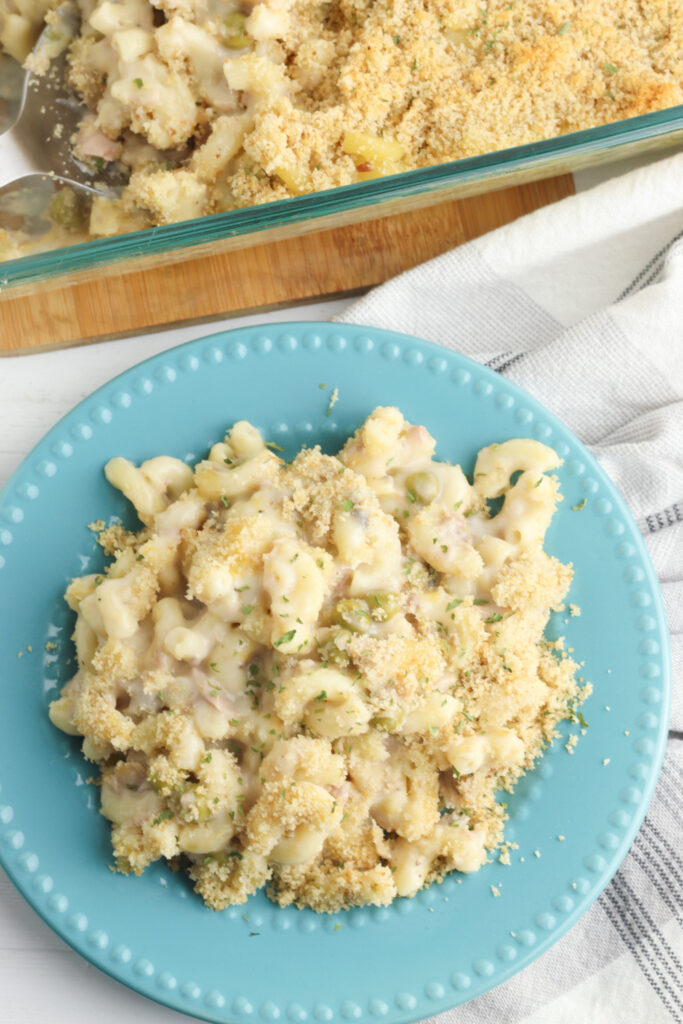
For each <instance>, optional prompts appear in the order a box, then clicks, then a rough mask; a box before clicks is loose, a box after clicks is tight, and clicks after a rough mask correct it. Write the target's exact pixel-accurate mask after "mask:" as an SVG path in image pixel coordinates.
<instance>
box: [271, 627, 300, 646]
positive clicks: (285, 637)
mask: <svg viewBox="0 0 683 1024" xmlns="http://www.w3.org/2000/svg"><path fill="white" fill-rule="evenodd" d="M295 633H296V630H295V629H289V630H287V632H286V633H283V634H282V636H280V637H278V639H277V640H276V641H275V643H274V644H273V647H282V645H283V644H288V643H289V642H290V640H293V639H294V634H295Z"/></svg>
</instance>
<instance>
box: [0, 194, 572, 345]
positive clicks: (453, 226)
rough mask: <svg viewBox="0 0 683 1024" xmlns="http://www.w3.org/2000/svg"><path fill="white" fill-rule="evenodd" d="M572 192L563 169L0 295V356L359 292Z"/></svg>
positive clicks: (82, 342)
mask: <svg viewBox="0 0 683 1024" xmlns="http://www.w3.org/2000/svg"><path fill="white" fill-rule="evenodd" d="M573 193H574V182H573V178H572V176H571V175H569V174H567V175H563V176H561V177H558V178H551V179H548V180H546V181H538V182H530V183H528V184H524V185H518V186H515V187H513V188H507V189H502V190H500V191H498V192H488V193H486V194H484V195H479V196H473V197H471V198H466V199H457V200H451V201H449V202H445V203H440V204H438V205H436V206H431V207H427V208H423V209H420V210H413V211H410V212H408V213H402V214H395V215H393V216H390V217H384V218H381V219H378V220H372V221H366V222H365V223H362V224H352V225H349V226H346V227H337V228H332V229H328V230H325V231H320V232H317V233H314V234H307V235H303V236H301V237H299V238H289V239H285V240H282V241H278V242H271V243H267V244H262V245H254V246H252V247H250V248H246V249H240V250H238V251H232V252H225V253H222V254H220V255H211V256H206V255H204V256H199V257H196V258H194V259H190V260H187V261H185V262H182V263H174V264H171V265H168V266H157V267H150V268H147V269H141V270H134V271H129V272H128V273H121V274H118V275H113V276H109V275H108V276H106V277H105V276H102V277H100V278H98V279H95V280H90V281H85V282H81V283H75V284H71V285H69V286H68V287H58V288H55V287H50V288H42V289H40V290H39V291H37V292H35V293H34V294H31V295H17V296H16V297H13V296H12V293H11V291H9V292H6V293H4V294H3V293H1V292H0V355H18V354H19V353H27V352H37V351H40V350H45V349H48V348H55V347H58V346H66V345H75V344H84V343H86V342H91V341H102V340H105V339H107V338H117V337H118V338H120V337H122V336H124V335H131V334H136V333H141V332H148V331H151V330H155V329H159V328H161V327H168V326H171V325H173V326H177V325H178V324H180V323H190V322H199V321H208V320H213V319H218V318H221V317H225V316H230V315H236V314H238V313H241V314H244V313H248V312H255V311H257V310H263V309H273V308H277V307H278V306H291V305H295V304H297V303H303V302H308V301H312V300H315V299H322V298H331V297H338V296H341V295H349V294H358V293H360V292H362V291H365V290H366V289H368V288H370V287H372V286H373V285H376V284H379V283H381V282H382V281H386V280H388V278H390V277H393V276H395V275H396V274H399V273H401V271H403V270H408V269H409V268H410V267H414V266H416V265H417V264H418V263H423V262H424V261H425V260H428V259H431V258H432V257H433V256H438V255H439V254H440V253H443V252H446V251H447V250H448V249H451V248H453V247H454V246H456V245H460V244H461V243H462V242H466V241H468V240H469V239H471V238H476V237H477V236H478V235H482V234H484V233H485V232H486V231H490V230H492V229H493V228H497V227H500V226H501V225H502V224H506V223H508V222H509V221H512V220H515V219H516V218H517V217H520V216H521V215H522V214H525V213H530V212H531V211H532V210H536V209H538V208H539V207H541V206H545V205H547V204H548V203H552V202H554V201H555V200H557V199H563V198H564V197H565V196H568V195H573Z"/></svg>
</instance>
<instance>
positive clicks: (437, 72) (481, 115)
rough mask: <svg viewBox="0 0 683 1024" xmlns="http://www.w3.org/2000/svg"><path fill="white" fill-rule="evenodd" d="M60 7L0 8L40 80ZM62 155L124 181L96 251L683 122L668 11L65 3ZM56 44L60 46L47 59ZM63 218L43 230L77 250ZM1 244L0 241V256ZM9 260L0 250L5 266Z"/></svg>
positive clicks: (157, 0)
mask: <svg viewBox="0 0 683 1024" xmlns="http://www.w3.org/2000/svg"><path fill="white" fill-rule="evenodd" d="M57 2H58V0H0V46H2V47H4V48H5V49H6V50H7V51H8V52H9V53H11V54H13V55H14V56H16V57H17V59H18V60H21V61H24V60H26V58H27V55H28V54H29V52H30V48H31V46H32V45H33V43H34V42H35V40H36V37H37V34H38V32H39V31H40V28H41V26H42V23H43V18H44V17H45V16H46V14H47V19H48V23H49V25H50V38H48V39H47V41H45V42H44V44H43V46H42V48H41V50H40V51H39V52H38V54H31V55H30V56H29V57H28V61H27V63H28V66H30V67H32V68H34V69H36V70H38V71H41V70H44V69H45V66H46V64H47V59H46V58H47V57H49V56H52V55H53V53H54V52H55V49H58V48H59V47H60V46H61V47H62V48H63V47H65V46H66V45H67V44H69V40H68V39H67V38H65V37H64V32H63V28H62V26H61V23H60V22H59V19H58V16H57V14H56V13H55V10H54V9H51V8H54V7H55V5H56V3H57ZM76 2H77V6H78V9H79V14H80V18H81V24H80V29H79V31H78V35H77V38H76V39H75V40H74V41H73V42H72V43H70V44H69V45H70V51H69V59H70V73H69V75H70V83H71V85H72V86H73V88H74V89H75V90H76V91H77V92H78V93H79V95H80V96H82V98H83V100H84V102H85V103H86V105H87V107H88V108H89V111H90V112H89V113H88V114H87V116H86V118H85V120H84V122H83V125H82V128H81V130H80V132H79V133H78V137H77V139H76V140H75V151H76V153H77V154H78V155H79V157H80V158H81V159H82V160H85V161H86V162H89V163H90V165H91V166H92V167H93V170H94V171H96V170H97V169H98V168H102V167H103V166H104V165H105V164H109V163H114V162H116V161H120V162H121V163H122V164H123V165H125V167H127V168H130V171H131V179H130V184H129V186H128V187H127V188H126V190H125V192H124V195H123V197H122V199H121V200H118V201H115V202H111V201H108V200H105V199H99V198H98V199H96V200H95V202H94V204H93V207H92V211H91V213H90V215H89V218H88V220H87V223H81V225H80V229H81V231H82V230H83V228H84V227H87V230H88V231H89V233H90V234H91V235H93V236H97V237H103V236H108V235H113V234H116V233H118V232H122V231H131V230H136V229H138V228H142V227H146V226H149V225H152V224H168V223H171V222H175V221H182V220H185V219H187V218H193V217H197V216H199V215H201V214H210V213H216V212H219V211H223V210H230V209H233V208H237V207H244V206H250V205H252V204H254V203H262V202H267V201H269V200H272V199H280V198H287V197H291V196H292V195H299V194H301V193H304V192H317V191H320V190H323V189H329V188H333V187H336V186H339V185H347V184H349V183H353V182H357V181H361V180H363V179H365V178H369V177H377V176H378V175H386V174H393V173H396V172H399V171H402V170H411V169H414V168H418V167H426V166H430V165H433V164H438V163H443V162H444V161H448V160H456V159H459V158H461V157H469V156H475V155H478V154H481V153H488V152H491V151H493V150H499V149H504V148H506V147H510V146H517V145H521V144H524V143H533V142H537V141H539V140H541V139H547V138H552V137H554V136H557V135H562V134H566V133H568V132H575V131H578V130H579V129H582V128H589V127H593V126H596V125H602V124H607V123H609V122H612V121H617V120H621V119H624V118H627V117H632V116H634V115H637V114H643V113H648V112H651V111H654V110H659V109H662V108H664V107H671V106H674V105H675V104H678V103H681V102H683V62H682V60H681V54H682V53H683V9H682V8H681V5H680V4H679V3H674V4H672V3H669V2H668V0H613V2H611V3H605V0H557V2H555V3H549V2H548V0H513V2H512V3H510V2H509V0H423V2H420V3H417V2H415V0H353V2H352V0H260V2H257V3H254V2H253V0H153V2H152V0H76ZM60 38H61V42H60ZM76 212H77V211H76V210H75V209H74V204H73V203H71V202H68V201H66V200H65V201H62V202H60V203H57V204H56V206H55V208H54V210H53V213H54V215H55V219H57V220H58V221H59V223H60V224H61V225H62V226H63V227H65V228H67V229H68V230H70V231H72V232H74V233H77V231H78V223H77V217H76ZM2 241H3V239H2V237H0V243H2ZM8 244H9V243H8V242H7V241H6V242H5V247H6V246H7V245H8Z"/></svg>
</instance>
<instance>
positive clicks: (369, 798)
mask: <svg viewBox="0 0 683 1024" xmlns="http://www.w3.org/2000/svg"><path fill="white" fill-rule="evenodd" d="M277 448H278V446H277V445H269V444H268V443H264V440H263V438H262V437H261V435H260V434H259V432H258V431H257V430H256V429H255V428H254V427H253V426H251V425H250V424H249V423H247V422H245V421H241V422H239V423H236V424H235V425H234V426H233V428H232V430H231V431H229V432H228V434H227V435H226V438H225V441H223V442H220V443H218V444H215V445H214V446H213V448H212V449H211V451H210V453H209V456H208V458H207V459H205V460H203V461H202V462H200V463H199V464H198V465H197V466H196V467H195V468H194V470H193V469H191V468H190V467H189V466H188V465H186V464H185V463H184V462H182V461H180V460H178V459H175V458H170V457H166V456H159V457H156V458H151V459H149V460H148V461H146V462H143V463H142V464H141V465H140V466H139V467H136V466H135V465H133V464H132V463H131V462H129V461H128V460H127V459H125V458H121V457H117V458H113V459H112V460H111V461H110V462H109V463H108V464H107V466H106V470H105V472H106V475H107V479H108V480H109V481H110V483H111V484H113V485H114V486H115V487H117V488H118V489H119V490H121V491H122V492H123V494H124V495H125V496H126V497H127V498H128V499H129V500H130V501H131V502H132V504H133V505H134V506H135V509H136V510H137V513H138V515H139V517H140V519H141V521H142V523H143V524H144V527H143V528H142V529H141V530H140V532H139V533H131V532H128V531H126V530H125V529H124V528H123V527H122V526H121V524H120V523H114V524H112V525H110V526H108V527H106V528H105V525H104V523H102V522H100V523H97V524H92V525H93V527H94V528H96V529H98V530H99V539H100V543H101V544H102V546H103V548H104V550H105V551H106V552H107V553H108V554H109V555H111V556H113V560H112V562H111V564H110V565H109V567H108V568H107V570H106V572H103V573H102V574H101V575H88V576H83V577H80V578H77V579H74V580H73V581H72V583H71V584H70V585H69V587H68V589H67V592H66V599H67V601H68V603H69V605H70V607H71V608H72V609H73V610H74V611H75V612H76V613H77V618H76V627H75V631H74V640H75V644H76V651H77V658H78V671H77V673H76V675H75V676H74V677H73V679H72V680H71V681H70V682H69V683H67V685H66V686H65V687H64V690H63V691H62V694H61V696H60V697H59V699H58V700H56V701H55V702H54V703H53V704H52V705H51V707H50V717H51V719H52V721H53V723H54V724H55V725H56V726H58V727H59V728H60V729H62V730H64V731H65V732H67V733H70V734H72V735H77V736H82V737H83V753H84V754H85V756H86V757H87V758H88V759H89V760H91V761H93V762H95V763H96V764H97V765H98V766H99V768H100V771H101V779H100V787H101V809H102V813H103V814H104V815H105V816H106V817H107V818H108V819H109V820H110V821H111V822H112V843H113V849H114V856H115V859H116V865H117V867H118V869H119V870H120V871H123V872H135V873H137V874H139V873H140V872H141V871H143V870H144V868H145V867H147V865H149V864H150V863H152V862H153V861H156V860H158V859H160V858H164V859H166V860H168V861H171V862H172V863H173V865H174V866H182V867H185V868H186V869H187V870H188V872H189V874H190V876H191V878H192V879H193V880H194V882H195V885H196V889H197V891H198V892H199V893H200V894H201V896H202V897H203V898H204V900H205V901H206V902H207V904H208V905H209V906H211V907H214V908H216V909H221V908H224V907H226V906H228V905H230V904H237V903H243V902H244V901H245V900H246V899H247V897H248V896H249V895H250V894H251V893H253V892H255V891H256V890H257V889H260V888H261V887H266V891H267V893H268V895H269V896H270V897H271V898H272V899H273V900H275V901H276V902H278V903H279V904H281V905H283V906H286V905H288V904H291V903H295V904H296V905H297V906H300V907H303V906H307V907H312V908H313V909H314V910H317V911H327V912H331V911H336V910H339V909H341V908H345V907H350V906H359V905H364V904H380V905H381V904H388V903H390V902H391V901H392V900H393V899H394V898H395V897H397V896H413V895H415V893H416V892H418V890H419V889H421V888H422V887H423V886H425V885H428V884H430V883H431V882H434V881H439V880H441V879H442V878H443V877H444V875H445V874H446V873H447V872H449V871H452V870H457V871H461V872H471V871H476V870H477V869H478V868H480V867H481V866H482V865H483V864H484V863H485V862H486V861H487V859H488V858H490V857H491V856H492V855H496V856H498V857H500V858H501V859H502V860H503V861H505V860H506V859H507V857H508V856H509V853H508V851H507V846H506V844H504V843H503V839H504V832H503V830H504V819H505V804H504V803H503V802H497V801H496V792H497V791H499V790H501V789H504V790H505V789H507V790H510V789H512V788H513V786H514V784H515V781H516V780H517V779H518V778H519V776H520V775H521V774H523V773H524V772H525V771H526V770H527V769H529V768H530V767H531V766H532V765H533V762H534V760H535V759H536V758H537V757H539V756H540V755H541V753H542V751H543V748H544V746H545V745H546V744H547V743H548V742H550V741H551V740H552V738H553V736H554V735H555V733H556V727H557V724H558V723H559V722H560V721H561V720H562V719H566V718H573V717H574V716H575V713H576V708H577V707H578V705H579V703H580V702H581V701H582V700H583V699H584V698H585V696H586V695H587V694H588V692H589V689H590V687H589V685H585V686H583V687H581V686H579V684H578V682H577V679H576V671H577V668H578V666H577V664H576V663H575V662H574V661H573V660H572V659H571V658H570V657H569V656H568V655H567V654H566V653H565V651H564V650H563V645H562V642H561V641H554V642H550V641H548V640H547V639H545V638H544V629H545V626H546V624H547V622H548V617H549V614H550V611H551V609H554V608H558V607H560V606H561V605H562V603H563V601H564V598H565V596H566V594H567V591H568V589H569V586H570V582H571V577H572V570H571V566H569V565H564V564H562V563H561V562H559V561H558V560H557V559H556V558H553V557H550V556H549V555H547V554H546V553H545V552H544V550H543V543H544V536H545V533H546V530H547V527H548V525H549V523H550V521H551V518H552V516H553V513H554V510H555V507H556V503H557V502H558V500H561V498H560V495H559V491H558V482H557V479H556V478H555V477H554V476H552V475H551V474H552V470H553V469H555V468H556V467H558V466H559V465H560V462H561V460H560V459H559V458H558V456H557V455H556V453H555V452H554V451H553V450H552V449H551V448H548V447H546V446H545V445H543V444H540V443H539V442H537V441H532V440H526V439H516V440H508V441H503V442H502V443H500V444H491V445H489V446H488V447H486V448H483V449H482V450H481V451H480V452H479V454H478V456H477V459H476V466H475V470H474V476H473V481H472V482H471V483H470V482H469V481H468V479H467V477H466V476H465V474H464V473H463V471H462V470H461V469H460V467H459V466H454V465H450V464H449V463H447V462H440V461H437V460H436V459H435V458H434V451H435V441H434V438H433V437H431V435H430V434H429V432H428V431H427V430H426V428H425V427H423V426H412V425H411V424H409V423H408V422H406V420H405V419H404V418H403V416H402V414H401V413H400V412H399V410H398V409H396V408H391V407H388V408H377V409H375V411H374V412H373V413H372V414H371V415H370V416H369V417H368V418H367V420H366V421H365V422H364V423H363V425H362V426H361V427H360V428H359V429H358V430H357V431H356V433H355V434H354V435H353V436H352V437H351V438H350V439H349V440H348V441H347V442H346V444H345V445H344V447H343V448H342V450H341V451H340V453H339V454H338V455H337V456H329V455H324V454H323V453H322V452H321V451H320V449H319V448H317V447H316V448H304V449H302V450H301V451H300V452H299V454H298V455H297V456H296V458H295V459H294V460H293V461H292V462H291V463H289V464H288V463H286V462H284V461H283V460H282V459H281V458H280V457H279V456H278V455H277V454H276V451H277ZM273 449H275V450H273ZM501 844H502V846H501Z"/></svg>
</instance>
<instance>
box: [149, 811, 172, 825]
mask: <svg viewBox="0 0 683 1024" xmlns="http://www.w3.org/2000/svg"><path fill="white" fill-rule="evenodd" d="M172 817H173V811H171V810H168V809H167V810H165V811H162V812H161V814H158V815H157V816H156V818H155V819H154V821H153V822H152V824H153V825H161V823H162V821H168V819H169V818H172Z"/></svg>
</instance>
